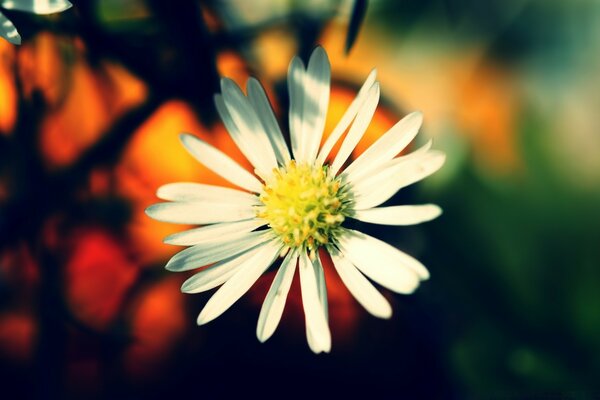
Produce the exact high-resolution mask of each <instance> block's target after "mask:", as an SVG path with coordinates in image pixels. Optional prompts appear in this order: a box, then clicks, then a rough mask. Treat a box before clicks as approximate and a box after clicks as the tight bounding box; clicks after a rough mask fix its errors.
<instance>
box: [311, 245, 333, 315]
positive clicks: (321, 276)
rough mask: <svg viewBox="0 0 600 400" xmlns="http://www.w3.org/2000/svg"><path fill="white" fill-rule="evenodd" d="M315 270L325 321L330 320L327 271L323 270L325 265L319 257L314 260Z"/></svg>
mask: <svg viewBox="0 0 600 400" xmlns="http://www.w3.org/2000/svg"><path fill="white" fill-rule="evenodd" d="M312 263H313V270H314V271H315V277H316V279H317V287H318V288H319V300H320V301H321V306H322V307H323V314H325V319H326V320H329V302H328V301H327V284H326V282H325V271H324V270H323V264H321V259H320V258H319V256H318V255H317V257H316V258H315V259H314V260H313V262H312Z"/></svg>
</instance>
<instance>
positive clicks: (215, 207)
mask: <svg viewBox="0 0 600 400" xmlns="http://www.w3.org/2000/svg"><path fill="white" fill-rule="evenodd" d="M146 214H147V215H148V216H149V217H151V218H154V219H156V220H158V221H163V222H171V223H174V224H198V225H205V224H214V223H218V222H232V221H241V220H245V219H250V218H254V217H256V210H255V209H254V208H253V206H252V205H251V204H242V205H238V204H227V203H224V204H223V203H217V202H205V201H203V202H191V201H186V202H170V203H156V204H153V205H151V206H150V207H148V208H146Z"/></svg>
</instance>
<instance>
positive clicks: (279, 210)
mask: <svg viewBox="0 0 600 400" xmlns="http://www.w3.org/2000/svg"><path fill="white" fill-rule="evenodd" d="M260 201H261V202H262V203H263V206H259V208H258V212H257V215H258V217H260V218H264V219H265V220H267V221H268V223H269V226H270V227H271V229H272V230H273V231H274V232H275V233H276V234H278V235H279V237H280V238H281V240H282V241H283V243H284V244H285V245H287V246H288V247H292V248H298V247H305V248H307V249H308V250H310V251H311V252H313V251H315V250H316V249H317V248H318V247H319V246H322V245H325V244H327V243H330V241H331V239H332V238H334V237H335V235H336V231H338V230H339V227H340V224H341V223H342V222H343V221H344V219H345V217H347V216H348V215H349V214H348V210H349V203H350V195H349V192H348V191H347V190H345V189H344V187H343V185H342V184H341V182H340V179H339V178H336V177H334V176H331V175H330V174H329V173H328V169H327V167H315V166H311V165H308V164H297V163H296V162H295V161H291V162H289V163H288V164H287V165H286V166H285V167H281V168H278V169H276V170H274V173H273V175H272V176H271V178H270V179H268V180H267V181H266V182H265V185H264V187H263V192H262V193H261V195H260Z"/></svg>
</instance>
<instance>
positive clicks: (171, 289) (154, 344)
mask: <svg viewBox="0 0 600 400" xmlns="http://www.w3.org/2000/svg"><path fill="white" fill-rule="evenodd" d="M180 286H181V281H180V279H179V278H178V277H172V278H169V279H166V280H163V281H161V282H159V283H156V284H154V285H152V286H151V287H149V288H148V289H147V290H146V291H145V292H143V293H142V294H141V295H140V297H139V298H138V299H137V300H136V305H135V306H134V309H133V316H132V318H131V321H132V322H131V324H132V339H133V343H132V344H131V346H130V347H129V348H128V349H127V351H126V353H125V359H124V363H125V368H126V370H127V371H128V372H129V373H130V374H131V375H132V376H133V377H136V378H144V377H147V376H149V375H153V374H155V373H157V372H158V370H159V369H160V366H161V365H163V363H164V362H165V360H166V359H168V357H169V354H170V353H171V352H172V350H173V348H174V347H175V346H176V344H177V342H178V341H179V340H180V338H181V336H182V335H183V334H184V333H185V329H186V324H187V322H188V321H187V319H186V315H185V313H184V309H185V304H184V297H183V296H182V295H181V292H180V291H179V287H180Z"/></svg>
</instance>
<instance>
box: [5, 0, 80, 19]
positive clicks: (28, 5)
mask: <svg viewBox="0 0 600 400" xmlns="http://www.w3.org/2000/svg"><path fill="white" fill-rule="evenodd" d="M72 6H73V5H72V4H71V3H69V2H68V1H66V0H3V1H2V3H1V7H2V8H6V9H7V10H19V11H26V12H31V13H34V14H40V15H44V14H54V13H58V12H61V11H64V10H66V9H68V8H71V7H72Z"/></svg>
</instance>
